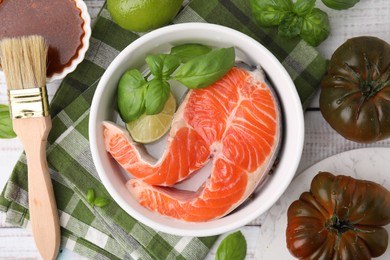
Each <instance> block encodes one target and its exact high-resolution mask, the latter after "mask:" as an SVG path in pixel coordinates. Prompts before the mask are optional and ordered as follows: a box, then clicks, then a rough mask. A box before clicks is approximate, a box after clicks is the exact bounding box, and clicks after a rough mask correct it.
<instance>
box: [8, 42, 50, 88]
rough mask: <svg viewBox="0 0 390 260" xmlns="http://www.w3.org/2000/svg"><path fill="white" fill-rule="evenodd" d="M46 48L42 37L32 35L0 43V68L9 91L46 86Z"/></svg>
mask: <svg viewBox="0 0 390 260" xmlns="http://www.w3.org/2000/svg"><path fill="white" fill-rule="evenodd" d="M46 57H47V46H46V43H45V39H44V38H43V37H42V36H38V35H32V36H24V37H20V38H8V39H3V40H1V41H0V58H1V66H2V68H3V71H4V75H5V78H6V82H7V87H8V89H9V90H14V89H27V88H39V87H44V86H45V85H46Z"/></svg>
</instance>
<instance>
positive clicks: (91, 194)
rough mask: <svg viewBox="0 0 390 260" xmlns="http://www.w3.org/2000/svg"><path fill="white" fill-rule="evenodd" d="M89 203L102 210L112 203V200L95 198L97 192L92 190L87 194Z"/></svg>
mask: <svg viewBox="0 0 390 260" xmlns="http://www.w3.org/2000/svg"><path fill="white" fill-rule="evenodd" d="M86 199H87V202H88V203H89V204H90V205H91V206H92V207H94V206H96V207H99V208H102V207H104V206H107V205H108V204H109V203H110V200H109V199H107V198H104V197H95V191H94V189H92V188H89V189H88V190H87V194H86Z"/></svg>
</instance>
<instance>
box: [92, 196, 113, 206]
mask: <svg viewBox="0 0 390 260" xmlns="http://www.w3.org/2000/svg"><path fill="white" fill-rule="evenodd" d="M109 203H110V200H109V199H107V198H104V197H97V198H96V199H95V200H94V201H93V204H94V205H95V206H96V207H99V208H102V207H104V206H107V205H108V204H109Z"/></svg>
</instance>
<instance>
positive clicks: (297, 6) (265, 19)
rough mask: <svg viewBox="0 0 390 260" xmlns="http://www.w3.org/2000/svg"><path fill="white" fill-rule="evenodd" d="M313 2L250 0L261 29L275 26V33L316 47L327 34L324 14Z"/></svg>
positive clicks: (328, 25)
mask: <svg viewBox="0 0 390 260" xmlns="http://www.w3.org/2000/svg"><path fill="white" fill-rule="evenodd" d="M315 2H316V0H296V1H295V2H293V1H292V0H250V4H251V8H252V12H253V15H254V18H255V19H256V21H257V22H258V24H259V25H260V26H263V27H272V26H278V34H279V35H280V36H282V37H286V38H293V37H296V36H300V37H301V38H302V39H303V40H305V41H306V42H307V43H308V44H310V45H312V46H317V45H319V44H320V43H321V42H323V41H324V40H325V39H326V38H327V37H328V36H329V33H330V24H329V18H328V15H327V13H325V12H323V11H322V10H320V9H318V8H315Z"/></svg>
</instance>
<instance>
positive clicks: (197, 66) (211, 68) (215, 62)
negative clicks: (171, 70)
mask: <svg viewBox="0 0 390 260" xmlns="http://www.w3.org/2000/svg"><path fill="white" fill-rule="evenodd" d="M234 61H235V51H234V48H233V47H230V48H220V49H214V50H212V51H211V52H209V53H206V54H203V55H201V56H198V57H196V58H194V59H191V60H190V61H188V62H186V63H184V64H183V66H181V67H180V68H179V69H178V70H177V71H176V74H175V75H174V76H173V78H174V79H175V80H177V81H179V82H180V83H182V84H183V85H184V86H186V87H188V88H204V87H207V86H210V85H211V84H213V83H214V82H216V81H217V80H219V79H220V78H222V77H223V76H224V75H225V74H226V73H227V72H228V71H229V70H230V69H231V68H232V67H233V66H234Z"/></svg>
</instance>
